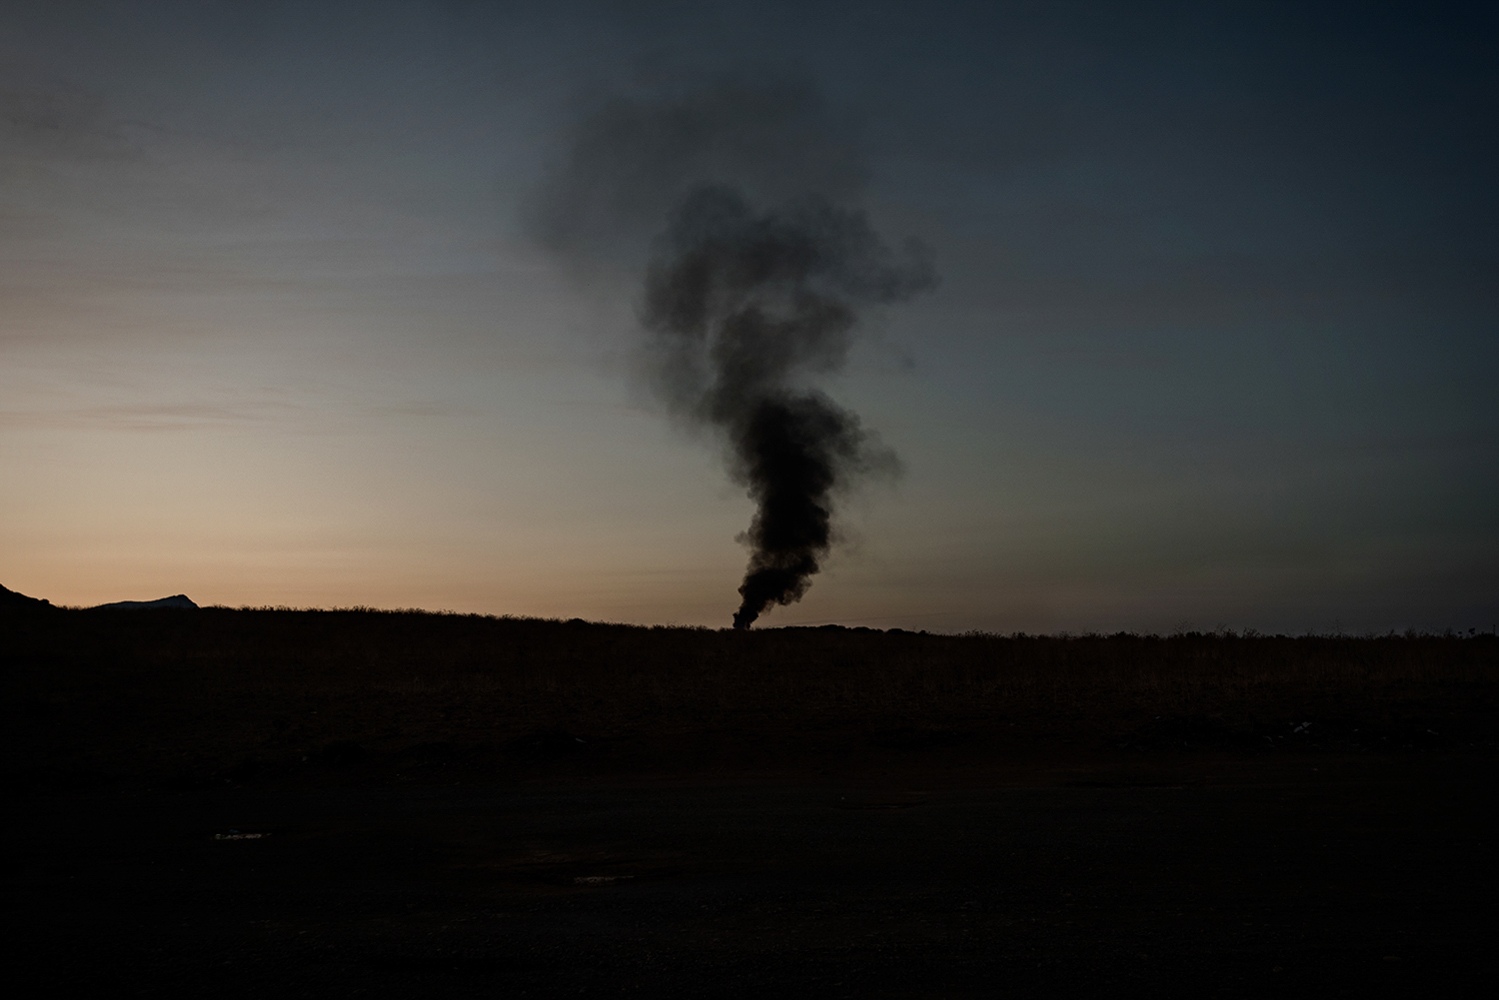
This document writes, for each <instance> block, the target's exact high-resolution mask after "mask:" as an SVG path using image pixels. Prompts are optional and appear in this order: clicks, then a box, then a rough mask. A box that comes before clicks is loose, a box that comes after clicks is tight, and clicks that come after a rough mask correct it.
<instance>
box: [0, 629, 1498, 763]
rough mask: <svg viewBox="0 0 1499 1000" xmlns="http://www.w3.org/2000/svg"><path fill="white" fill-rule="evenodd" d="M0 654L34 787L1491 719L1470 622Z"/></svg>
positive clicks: (208, 643)
mask: <svg viewBox="0 0 1499 1000" xmlns="http://www.w3.org/2000/svg"><path fill="white" fill-rule="evenodd" d="M0 657H3V661H4V664H5V669H4V678H5V685H6V697H5V705H6V713H7V720H6V730H7V733H8V734H9V736H8V742H9V744H10V746H9V749H8V751H7V758H6V762H5V770H6V772H7V773H9V774H10V775H12V776H13V777H14V778H15V779H17V780H22V781H23V782H24V781H32V782H36V781H40V782H42V783H44V784H45V783H48V782H51V781H64V782H85V783H87V782H101V781H111V780H151V781H159V780H168V779H170V780H208V779H212V778H219V779H223V778H227V779H228V780H231V781H248V780H251V779H254V778H256V777H260V776H264V775H269V774H273V773H275V774H282V773H286V772H288V771H290V770H296V769H297V768H299V767H300V766H301V765H302V764H303V763H304V762H305V763H308V764H311V765H314V766H315V765H316V764H317V763H318V762H319V761H320V760H321V761H333V760H341V761H343V762H345V763H352V762H353V761H354V760H355V759H358V760H360V761H362V762H365V763H369V762H375V761H380V760H391V761H398V760H399V759H400V755H401V754H403V753H404V754H407V755H411V754H416V755H417V756H421V755H422V754H427V755H439V756H440V755H447V756H449V757H457V758H461V759H463V760H470V761H478V760H480V759H481V758H484V757H485V755H486V754H487V755H489V756H490V757H492V758H493V759H495V760H515V759H522V760H524V759H537V758H548V757H557V756H569V755H576V754H578V753H581V754H584V755H585V756H589V758H590V759H593V760H595V761H596V762H597V761H601V760H603V759H604V758H603V757H600V756H599V754H600V753H602V751H603V750H604V749H608V750H609V751H610V754H611V755H612V757H613V758H618V759H629V760H634V761H636V763H638V764H640V765H641V766H649V762H648V760H646V759H645V758H643V757H642V756H641V755H642V754H644V755H645V757H649V756H651V755H652V754H657V755H662V758H663V760H670V759H680V758H679V757H677V755H678V752H679V751H682V750H683V749H684V748H690V751H691V753H693V754H696V755H699V756H700V757H702V759H703V760H704V762H705V763H710V762H713V763H716V764H718V765H720V766H729V767H733V766H736V765H750V764H754V763H757V762H764V761H766V760H771V759H775V758H778V756H785V755H792V756H795V755H796V754H798V753H799V752H800V751H801V750H804V749H807V748H811V747H817V748H821V749H822V750H824V751H826V750H831V749H838V748H843V749H845V750H848V751H849V752H858V751H859V749H860V748H870V749H873V750H879V749H886V750H897V751H898V750H902V749H922V748H936V747H939V746H942V745H951V746H957V745H966V746H968V747H969V749H970V750H971V751H972V752H985V751H984V748H988V749H989V750H998V749H1000V748H1002V747H1003V748H1009V749H1010V750H1012V751H1016V752H1020V751H1026V750H1031V751H1035V750H1038V749H1039V748H1044V747H1047V746H1056V745H1071V746H1078V747H1088V748H1093V749H1097V750H1100V751H1113V752H1123V753H1131V752H1135V753H1138V752H1165V751H1172V752H1180V751H1190V750H1193V749H1198V750H1218V751H1231V752H1238V753H1251V754H1253V753H1269V752H1274V751H1276V750H1282V749H1286V748H1290V747H1301V748H1313V747H1317V748H1341V749H1350V750H1353V749H1359V750H1366V751H1371V752H1372V751H1384V750H1389V751H1405V750H1410V751H1416V750H1433V749H1443V750H1454V751H1465V750H1473V751H1476V750H1480V749H1482V748H1492V747H1493V746H1494V745H1495V741H1496V738H1499V733H1496V730H1495V725H1494V720H1495V719H1496V711H1495V709H1496V707H1499V700H1496V696H1499V642H1495V641H1494V640H1493V638H1492V637H1485V636H1473V637H1465V636H1455V635H1446V636H1440V635H1414V634H1407V635H1389V636H1382V637H1363V638H1353V637H1327V636H1309V637H1285V636H1261V635H1237V634H1234V633H1222V634H1196V633H1189V634H1181V635H1173V636H1168V637H1157V636H1136V635H1125V634H1120V635H1112V636H1096V635H1087V636H1072V637H1058V636H1020V635H1016V636H993V635H963V636H943V635H927V634H922V633H911V632H902V631H888V632H880V631H871V630H867V629H847V628H839V627H823V628H793V629H766V630H759V631H751V632H736V631H731V630H721V631H713V630H707V629H691V628H660V627H657V628H645V627H634V626H623V625H605V624H589V623H584V622H581V621H572V622H559V621H549V620H537V619H510V618H492V617H480V616H463V615H446V614H429V613H423V612H382V611H371V610H358V609H356V610H339V611H293V610H272V609H262V610H248V609H246V610H230V609H219V608H212V609H203V610H200V611H188V612H175V611H165V612H135V611H115V612H110V611H92V612H88V611H70V610H56V611H48V612H46V613H30V614H10V615H7V616H6V617H5V619H4V625H3V638H0ZM1308 723H1310V725H1307V724H1308ZM564 734H566V735H568V736H570V737H571V739H572V742H569V740H568V739H564V738H562V736H563V735H564ZM579 741H581V742H579ZM632 753H633V755H634V756H632ZM606 756H608V755H606ZM407 770H410V769H409V768H408V769H407Z"/></svg>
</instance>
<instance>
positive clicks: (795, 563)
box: [534, 82, 936, 628]
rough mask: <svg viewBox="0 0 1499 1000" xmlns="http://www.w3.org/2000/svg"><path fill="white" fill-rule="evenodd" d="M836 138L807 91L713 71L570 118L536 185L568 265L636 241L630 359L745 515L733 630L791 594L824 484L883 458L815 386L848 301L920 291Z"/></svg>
mask: <svg viewBox="0 0 1499 1000" xmlns="http://www.w3.org/2000/svg"><path fill="white" fill-rule="evenodd" d="M863 181H864V169H863V165H862V161H861V159H860V157H859V155H858V151H857V146H856V144H855V143H854V142H853V141H852V130H851V129H850V128H849V127H848V126H847V125H846V124H845V123H842V122H840V121H838V120H836V119H835V117H834V116H832V115H830V114H829V113H828V111H827V109H826V108H825V106H824V105H823V103H822V102H821V101H820V100H819V99H818V96H817V94H816V92H815V91H814V90H812V89H811V88H810V87H809V86H807V85H805V84H795V83H791V84H776V85H772V86H753V85H748V84H744V83H742V82H719V83H716V84H713V85H711V86H708V87H705V88H701V89H698V90H695V91H692V92H689V93H684V94H678V95H671V96H654V97H648V98H636V99H616V100H613V101H610V102H609V103H607V104H605V105H603V106H602V107H600V108H599V109H598V110H597V111H595V112H594V113H593V114H591V115H589V116H586V117H585V118H584V120H583V121H582V122H581V123H580V125H579V126H578V128H577V130H576V131H575V132H574V134H573V135H572V136H571V141H570V143H569V154H568V157H567V159H566V160H565V162H564V163H563V164H562V165H561V167H560V169H559V170H558V171H557V172H556V173H554V174H553V175H551V177H550V178H549V180H548V182H547V183H546V185H545V186H544V190H543V195H544V196H543V198H542V199H541V200H540V203H539V205H540V207H539V210H538V212H537V213H536V215H535V218H534V223H535V225H536V231H537V235H538V237H539V238H540V239H541V240H542V242H543V243H544V244H545V245H547V246H548V247H549V248H550V249H552V250H553V251H555V252H558V253H561V254H562V255H564V257H565V258H566V259H568V260H569V261H570V262H572V263H573V264H574V265H576V266H578V267H579V268H580V269H582V270H583V271H585V272H587V271H590V270H592V269H594V268H596V267H598V266H601V265H602V266H607V265H608V262H609V261H611V260H613V261H621V262H623V261H628V260H629V259H630V258H631V257H634V256H635V255H636V254H638V252H639V251H638V250H637V249H636V247H637V246H646V247H649V258H648V261H647V262H646V264H645V281H644V289H643V294H642V298H641V301H640V304H639V310H640V322H641V326H642V328H643V331H644V334H645V338H644V344H643V345H642V350H641V352H640V357H641V358H642V360H643V363H644V366H645V370H646V373H647V378H648V380H649V382H650V384H651V387H652V388H653V389H654V390H655V392H656V393H657V395H658V396H659V397H660V399H661V400H662V401H663V402H664V403H665V404H666V406H667V407H668V409H669V410H670V412H671V413H672V414H673V415H674V416H676V417H678V418H679V419H684V420H687V421H689V422H690V423H692V424H694V425H697V426H704V427H709V428H712V429H713V430H714V431H716V432H717V433H718V434H719V435H720V436H721V438H722V440H723V441H724V443H725V444H726V446H727V455H728V467H729V473H730V475H731V476H732V477H733V478H734V480H735V481H736V482H738V483H741V484H742V485H744V486H745V487H746V488H747V490H748V493H749V495H750V497H751V498H752V499H753V500H754V501H755V503H756V505H757V509H756V512H755V516H754V520H753V522H752V523H751V525H750V527H749V530H748V531H746V532H745V533H744V534H743V535H741V536H740V541H742V542H744V543H745V544H746V545H747V546H748V547H749V549H750V562H749V568H748V570H747V571H746V575H745V579H744V583H743V584H742V585H741V587H740V588H739V593H740V596H741V597H742V602H741V604H740V607H739V610H738V611H737V613H736V614H735V615H734V625H735V627H736V628H747V627H748V626H749V625H750V624H751V623H753V622H754V621H755V619H756V618H758V617H759V616H760V615H761V614H762V613H764V612H765V611H766V610H767V609H768V608H770V607H771V606H772V605H775V604H782V605H784V604H790V603H792V602H794V601H797V600H799V599H800V598H801V597H802V595H803V594H805V593H806V590H807V587H808V586H809V585H810V583H811V578H812V576H813V575H814V574H815V573H816V572H817V571H818V569H819V566H820V563H821V560H822V559H823V558H824V557H825V556H826V554H827V552H828V550H829V549H830V547H831V545H832V542H833V537H834V534H833V514H834V504H835V499H836V497H837V494H838V493H839V492H840V491H841V490H843V489H846V488H847V487H849V486H850V485H851V484H852V483H853V482H854V481H855V480H857V479H858V478H859V477H860V476H861V475H863V474H866V473H869V472H872V471H875V470H885V471H894V470H895V469H897V468H898V462H897V459H896V457H895V455H894V453H893V452H891V451H890V450H889V449H888V448H886V447H884V446H882V445H881V444H880V443H879V441H878V439H877V438H876V437H875V436H874V435H873V434H872V433H871V432H869V431H866V430H865V429H864V428H863V427H862V426H861V425H860V422H859V419H858V417H857V416H856V415H855V414H853V413H851V412H849V411H848V410H846V409H844V408H842V407H840V406H839V405H838V404H836V403H835V402H833V401H832V400H831V399H829V398H828V396H827V395H826V394H825V393H823V392H822V391H821V390H820V389H819V388H818V387H817V385H816V382H817V379H818V378H819V377H825V376H827V375H830V374H832V373H834V372H837V371H838V370H839V369H841V368H842V367H843V365H844V363H845V362H846V360H847V357H848V352H849V349H850V347H851V346H852V342H853V338H854V335H855V334H856V332H857V329H858V323H859V310H860V309H861V308H867V307H869V306H878V305H883V304H889V303H894V302H899V301H901V300H903V299H905V298H908V297H910V296H911V295H913V294H916V293H918V292H921V291H924V290H927V289H930V288H932V287H933V286H934V285H935V282H936V278H935V275H934V272H933V270H932V267H931V264H930V262H929V259H928V254H927V253H926V251H925V249H924V248H923V247H922V246H921V245H920V244H919V243H917V242H915V241H907V242H906V243H905V244H903V245H902V246H901V247H900V248H899V249H898V250H897V249H892V248H891V247H890V246H889V245H887V244H886V243H885V242H884V241H883V240H882V239H881V238H880V237H879V236H878V235H877V234H876V233H875V232H874V230H873V229H872V228H871V226H870V224H869V221H868V219H867V218H866V217H865V215H864V213H863V212H862V211H860V210H859V209H858V208H857V201H858V195H859V193H860V191H861V189H862V186H863Z"/></svg>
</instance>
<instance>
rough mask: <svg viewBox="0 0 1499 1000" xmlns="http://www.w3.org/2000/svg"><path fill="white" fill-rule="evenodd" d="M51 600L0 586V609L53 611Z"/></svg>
mask: <svg viewBox="0 0 1499 1000" xmlns="http://www.w3.org/2000/svg"><path fill="white" fill-rule="evenodd" d="M55 610H56V609H55V608H54V607H53V606H52V602H51V601H44V600H40V599H39V598H35V597H27V596H26V595H25V594H18V593H16V592H15V591H14V590H7V589H6V588H4V587H0V611H55Z"/></svg>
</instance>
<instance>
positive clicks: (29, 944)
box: [5, 747, 1496, 997]
mask: <svg viewBox="0 0 1499 1000" xmlns="http://www.w3.org/2000/svg"><path fill="white" fill-rule="evenodd" d="M636 764H637V766H635V767H629V766H613V767H611V766H600V764H599V763H598V762H597V761H595V760H590V759H589V758H588V757H587V756H586V755H578V756H573V757H569V758H567V759H564V760H552V761H540V762H527V761H521V762H519V763H512V764H511V765H510V766H508V767H506V768H504V769H503V772H502V773H490V774H485V773H484V772H483V769H482V768H474V767H467V768H464V767H459V768H456V769H452V770H448V769H446V768H444V769H442V774H441V777H438V776H437V775H435V774H433V773H431V771H427V772H426V773H423V774H421V775H420V776H418V777H415V778H413V777H411V776H409V775H406V774H404V773H403V772H402V771H400V770H398V768H400V767H402V766H403V764H402V763H401V762H394V763H386V764H381V765H379V766H376V765H370V764H365V765H352V766H345V767H336V766H330V767H327V768H323V769H320V770H318V771H317V772H310V773H308V774H306V775H304V776H299V777H296V778H294V779H292V778H289V779H283V780H279V781H275V782H270V783H263V784H260V785H252V786H232V785H226V786H224V787H221V788H211V789H200V790H185V791H183V790H178V791H173V790H156V791H144V790H139V789H137V790H133V791H122V790H98V791H92V792H69V793H60V794H50V795H42V796H36V797H33V798H32V799H31V800H30V801H28V802H25V803H24V804H23V805H22V807H21V808H20V809H18V810H17V814H16V819H15V822H14V825H13V827H12V834H13V836H14V837H15V843H14V846H13V849H12V854H11V857H12V859H13V868H12V871H13V873H14V881H13V883H12V889H11V892H10V894H9V896H10V901H11V902H10V906H9V908H8V910H7V914H6V928H5V933H6V935H7V938H8V940H9V941H10V943H11V946H12V948H13V951H12V954H13V955H14V956H16V958H15V959H14V960H13V964H12V971H11V975H10V977H9V978H10V979H11V981H12V983H15V984H20V985H21V986H22V989H21V993H20V994H18V995H25V996H44V995H65V994H68V995H82V994H80V993H79V991H80V990H84V989H87V990H90V991H92V992H94V993H95V994H96V995H106V996H113V995H127V996H135V995H140V996H144V995H158V996H159V995H173V994H176V995H198V996H309V997H310V996H317V997H330V996H392V997H394V996H507V995H513V996H579V995H621V994H624V995H629V994H639V995H658V996H746V997H756V996H770V995H774V994H776V993H778V992H785V991H798V992H800V993H803V994H805V995H814V993H815V995H826V996H849V997H870V996H889V997H964V996H993V995H1000V994H1002V995H1014V996H1101V995H1117V994H1119V993H1121V992H1124V993H1138V994H1142V995H1143V994H1151V995H1157V996H1163V995H1164V996H1267V995H1272V994H1282V993H1298V994H1299V993H1303V992H1304V993H1306V994H1307V995H1312V994H1316V995H1320V996H1348V997H1354V996H1359V997H1364V996H1433V997H1436V996H1441V997H1453V996H1479V995H1489V994H1488V988H1489V987H1491V986H1492V984H1493V980H1494V957H1493V956H1494V949H1493V940H1494V938H1493V932H1494V929H1495V921H1494V918H1493V916H1492V914H1493V905H1494V904H1493V889H1494V886H1495V885H1496V881H1495V878H1494V876H1495V874H1496V873H1495V861H1494V851H1493V846H1494V844H1493V842H1494V836H1495V819H1496V808H1495V801H1494V795H1493V791H1494V778H1495V777H1496V768H1495V766H1494V765H1495V762H1494V761H1493V760H1492V759H1491V758H1490V757H1488V756H1487V755H1483V756H1478V757H1475V756H1473V755H1458V754H1419V755H1405V756H1369V755H1355V756H1349V755H1329V754H1310V755H1304V754H1284V755H1278V756H1274V757H1260V758H1256V759H1245V758H1237V757H1232V756H1225V755H1222V754H1213V753H1208V752H1204V753H1197V754H1185V755H1170V756H1162V755H1157V756H1145V755H1140V754H1135V755H1128V754H1122V753H1119V754H1112V755H1111V754H1101V753H1097V752H1092V753H1079V752H1072V751H1069V750H1067V749H1065V748H1054V749H1053V750H1052V751H1051V752H1047V753H1042V754H1030V755H1013V756H1010V757H1008V758H992V757H991V758H987V759H985V758H983V757H978V756H976V755H975V754H974V753H972V752H971V751H967V750H964V749H962V748H940V747H939V748H928V749H916V750H910V751H904V752H902V751H879V750H875V751H867V752H866V751H859V752H854V751H849V752H842V753H840V752H836V751H830V752H829V753H827V754H826V755H824V756H821V757H812V758H808V759H803V760H801V761H795V762H790V763H789V764H784V763H783V765H782V766H781V767H779V768H777V769H773V770H751V771H744V772H737V773H736V772H735V771H734V770H733V768H732V767H730V766H728V765H727V763H726V762H724V761H718V762H716V763H715V765H714V766H711V767H709V768H706V769H703V768H698V767H693V766H690V765H688V766H678V767H672V766H669V765H670V762H669V761H666V760H657V761H655V762H654V766H651V767H647V768H640V767H639V766H638V764H639V761H636ZM236 834H261V835H262V836H260V837H258V838H245V837H240V838H239V839H233V838H235V837H236Z"/></svg>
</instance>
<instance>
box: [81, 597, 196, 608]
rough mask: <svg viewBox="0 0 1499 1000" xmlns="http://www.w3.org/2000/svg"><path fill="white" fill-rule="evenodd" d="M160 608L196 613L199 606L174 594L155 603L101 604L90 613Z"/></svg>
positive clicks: (158, 599)
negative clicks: (179, 609)
mask: <svg viewBox="0 0 1499 1000" xmlns="http://www.w3.org/2000/svg"><path fill="white" fill-rule="evenodd" d="M160 608H168V609H170V608H181V609H184V610H193V611H196V610H197V608H198V606H197V605H196V604H194V603H193V602H192V601H191V600H189V599H188V596H187V595H186V594H174V595H172V596H171V597H160V598H157V599H156V600H154V601H115V602H114V603H113V604H99V605H96V606H94V607H92V608H89V609H88V610H90V611H155V610H157V609H160Z"/></svg>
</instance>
